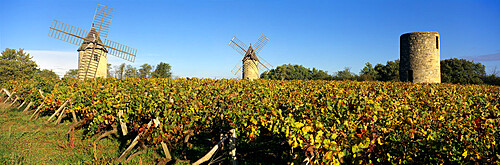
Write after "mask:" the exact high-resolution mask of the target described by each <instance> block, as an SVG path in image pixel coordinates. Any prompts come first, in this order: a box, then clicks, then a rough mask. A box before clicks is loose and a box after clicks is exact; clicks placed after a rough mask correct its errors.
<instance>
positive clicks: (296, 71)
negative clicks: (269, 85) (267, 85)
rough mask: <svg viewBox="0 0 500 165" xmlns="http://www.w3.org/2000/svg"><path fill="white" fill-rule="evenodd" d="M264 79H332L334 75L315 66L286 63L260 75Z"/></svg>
mask: <svg viewBox="0 0 500 165" xmlns="http://www.w3.org/2000/svg"><path fill="white" fill-rule="evenodd" d="M260 78H262V79H272V80H330V79H332V76H330V75H328V73H327V72H326V71H323V70H318V69H316V68H313V69H312V70H311V69H309V68H305V67H304V66H302V65H297V64H295V65H292V64H284V65H281V66H278V67H276V69H271V70H269V71H268V72H264V73H262V74H261V75H260Z"/></svg>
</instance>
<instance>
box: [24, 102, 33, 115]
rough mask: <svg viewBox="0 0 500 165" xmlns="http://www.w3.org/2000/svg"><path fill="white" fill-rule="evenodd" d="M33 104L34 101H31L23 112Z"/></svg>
mask: <svg viewBox="0 0 500 165" xmlns="http://www.w3.org/2000/svg"><path fill="white" fill-rule="evenodd" d="M32 104H33V101H30V103H28V106H26V108H24V110H23V112H26V111H27V110H28V109H30V107H31V105H32Z"/></svg>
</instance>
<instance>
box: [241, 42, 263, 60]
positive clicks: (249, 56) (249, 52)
mask: <svg viewBox="0 0 500 165" xmlns="http://www.w3.org/2000/svg"><path fill="white" fill-rule="evenodd" d="M248 59H251V60H255V61H259V59H258V58H257V55H255V52H254V50H253V48H252V45H250V47H248V50H247V53H246V54H245V57H243V61H245V60H248Z"/></svg>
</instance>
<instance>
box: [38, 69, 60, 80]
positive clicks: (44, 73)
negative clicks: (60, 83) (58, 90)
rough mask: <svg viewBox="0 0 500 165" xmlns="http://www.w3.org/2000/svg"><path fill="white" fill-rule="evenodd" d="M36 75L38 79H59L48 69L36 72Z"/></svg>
mask: <svg viewBox="0 0 500 165" xmlns="http://www.w3.org/2000/svg"><path fill="white" fill-rule="evenodd" d="M37 74H38V75H39V76H40V77H46V78H53V79H57V78H59V76H58V75H57V74H56V73H55V72H54V71H52V70H48V69H43V70H38V71H37Z"/></svg>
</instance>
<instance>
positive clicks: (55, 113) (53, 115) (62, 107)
mask: <svg viewBox="0 0 500 165" xmlns="http://www.w3.org/2000/svg"><path fill="white" fill-rule="evenodd" d="M68 102H69V100H66V102H64V104H63V105H62V106H61V107H59V109H57V111H56V112H54V114H52V116H50V117H49V119H47V123H48V122H49V121H50V120H51V119H52V118H53V117H55V116H56V115H57V114H58V113H59V112H60V111H61V110H62V109H64V107H65V106H66V104H68ZM61 113H63V112H61Z"/></svg>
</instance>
